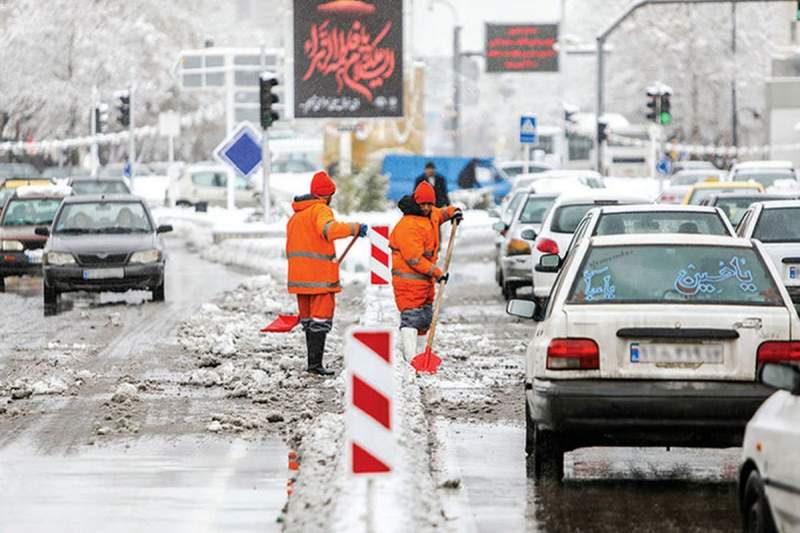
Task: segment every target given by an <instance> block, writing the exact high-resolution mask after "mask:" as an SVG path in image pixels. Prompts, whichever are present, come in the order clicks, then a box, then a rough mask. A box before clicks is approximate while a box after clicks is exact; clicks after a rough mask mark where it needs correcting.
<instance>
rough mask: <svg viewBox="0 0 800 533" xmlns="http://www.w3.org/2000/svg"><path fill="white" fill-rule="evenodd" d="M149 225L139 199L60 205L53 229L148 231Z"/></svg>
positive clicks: (101, 231) (89, 231)
mask: <svg viewBox="0 0 800 533" xmlns="http://www.w3.org/2000/svg"><path fill="white" fill-rule="evenodd" d="M152 228H153V226H152V224H151V223H150V217H149V216H148V214H147V211H146V210H145V208H144V206H143V205H142V203H141V202H82V203H68V204H65V205H64V208H63V209H62V210H61V211H60V212H59V214H58V220H56V223H55V226H54V229H53V232H54V233H75V234H80V233H149V232H151V231H152Z"/></svg>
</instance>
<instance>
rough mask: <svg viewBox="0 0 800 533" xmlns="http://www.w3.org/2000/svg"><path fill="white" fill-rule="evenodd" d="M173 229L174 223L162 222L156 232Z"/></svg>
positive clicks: (166, 231) (165, 231)
mask: <svg viewBox="0 0 800 533" xmlns="http://www.w3.org/2000/svg"><path fill="white" fill-rule="evenodd" d="M171 231H172V225H170V224H162V225H160V226H159V227H158V228H156V233H169V232H171Z"/></svg>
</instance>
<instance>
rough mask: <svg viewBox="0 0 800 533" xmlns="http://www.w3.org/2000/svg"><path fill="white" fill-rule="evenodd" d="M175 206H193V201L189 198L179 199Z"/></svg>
mask: <svg viewBox="0 0 800 533" xmlns="http://www.w3.org/2000/svg"><path fill="white" fill-rule="evenodd" d="M175 206H176V207H192V202H189V201H187V200H178V201H177V202H175Z"/></svg>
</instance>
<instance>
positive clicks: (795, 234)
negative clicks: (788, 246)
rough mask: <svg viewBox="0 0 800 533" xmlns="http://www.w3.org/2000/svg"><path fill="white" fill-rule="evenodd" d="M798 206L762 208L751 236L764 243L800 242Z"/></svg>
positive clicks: (799, 212) (799, 208) (799, 210)
mask: <svg viewBox="0 0 800 533" xmlns="http://www.w3.org/2000/svg"><path fill="white" fill-rule="evenodd" d="M798 217H800V207H782V208H779V209H762V210H761V216H760V217H759V219H758V222H756V227H755V229H754V230H753V238H754V239H758V240H760V241H761V242H764V243H770V242H800V223H798V220H800V218H798Z"/></svg>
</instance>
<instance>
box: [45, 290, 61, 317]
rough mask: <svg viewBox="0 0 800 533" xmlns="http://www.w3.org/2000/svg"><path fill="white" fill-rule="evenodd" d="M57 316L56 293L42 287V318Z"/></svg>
mask: <svg viewBox="0 0 800 533" xmlns="http://www.w3.org/2000/svg"><path fill="white" fill-rule="evenodd" d="M56 314H58V291H57V290H56V289H53V288H51V287H48V286H47V284H45V285H44V316H54V315H56Z"/></svg>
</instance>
